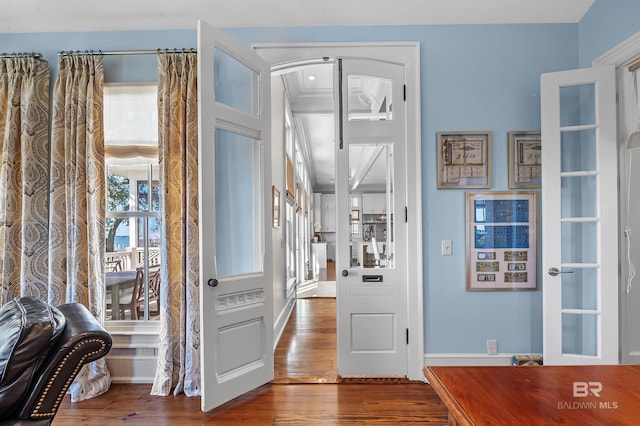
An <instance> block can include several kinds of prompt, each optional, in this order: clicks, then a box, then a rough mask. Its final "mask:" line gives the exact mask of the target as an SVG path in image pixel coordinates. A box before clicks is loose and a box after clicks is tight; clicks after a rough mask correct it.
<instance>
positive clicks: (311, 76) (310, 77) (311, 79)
mask: <svg viewBox="0 0 640 426" xmlns="http://www.w3.org/2000/svg"><path fill="white" fill-rule="evenodd" d="M307 78H308V79H309V80H310V81H313V80H315V79H316V76H315V75H310V76H309V77H307Z"/></svg>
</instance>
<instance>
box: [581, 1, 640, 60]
mask: <svg viewBox="0 0 640 426" xmlns="http://www.w3.org/2000/svg"><path fill="white" fill-rule="evenodd" d="M638 31H640V2H639V1H638V0H596V1H595V3H594V4H593V6H591V8H590V9H589V11H588V12H587V13H586V14H585V16H584V17H583V18H582V20H581V21H580V24H579V39H580V49H579V51H580V68H585V67H590V66H591V63H592V62H593V60H594V59H596V58H598V57H599V56H600V55H602V54H603V53H606V52H607V51H608V50H610V49H611V48H613V47H615V46H616V45H618V44H619V43H621V42H623V41H624V40H626V39H628V38H629V37H631V36H632V35H634V34H636V33H637V32H638Z"/></svg>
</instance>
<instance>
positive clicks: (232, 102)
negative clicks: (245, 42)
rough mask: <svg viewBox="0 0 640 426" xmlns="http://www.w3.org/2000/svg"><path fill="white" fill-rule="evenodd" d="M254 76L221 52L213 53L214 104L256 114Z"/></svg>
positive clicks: (255, 84)
mask: <svg viewBox="0 0 640 426" xmlns="http://www.w3.org/2000/svg"><path fill="white" fill-rule="evenodd" d="M257 82H258V78H257V76H256V74H255V73H254V72H253V71H252V70H251V69H250V68H247V67H246V66H245V65H244V64H243V63H241V62H238V60H236V59H235V58H234V57H232V56H229V55H227V54H226V53H225V52H223V51H222V50H219V49H216V50H215V52H214V90H215V97H216V102H220V103H222V104H225V105H227V106H230V107H232V108H235V109H237V110H240V111H244V112H247V113H250V114H252V113H256V110H257V108H256V107H255V105H254V96H253V93H254V89H256V90H257V84H258V83H257Z"/></svg>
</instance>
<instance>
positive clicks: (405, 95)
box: [402, 84, 407, 102]
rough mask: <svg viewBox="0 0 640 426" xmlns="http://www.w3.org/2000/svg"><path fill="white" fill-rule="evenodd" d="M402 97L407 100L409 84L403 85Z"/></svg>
mask: <svg viewBox="0 0 640 426" xmlns="http://www.w3.org/2000/svg"><path fill="white" fill-rule="evenodd" d="M402 98H403V99H402V100H403V101H405V102H406V101H407V85H406V84H403V85H402Z"/></svg>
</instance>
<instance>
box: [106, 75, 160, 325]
mask: <svg viewBox="0 0 640 426" xmlns="http://www.w3.org/2000/svg"><path fill="white" fill-rule="evenodd" d="M104 126H105V159H106V160H105V161H106V174H107V175H106V181H107V200H106V235H105V238H106V246H105V247H106V253H105V282H106V292H107V294H106V299H105V300H106V313H107V314H106V319H107V320H111V321H117V320H134V321H148V320H157V319H159V313H160V306H159V284H160V270H159V269H160V239H161V235H160V221H161V218H162V210H161V209H162V206H161V205H160V183H159V182H160V179H159V178H160V176H159V170H160V169H159V165H158V113H157V85H155V84H131V85H130V84H117V85H110V84H105V89H104ZM150 188H151V190H149V189H150Z"/></svg>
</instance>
